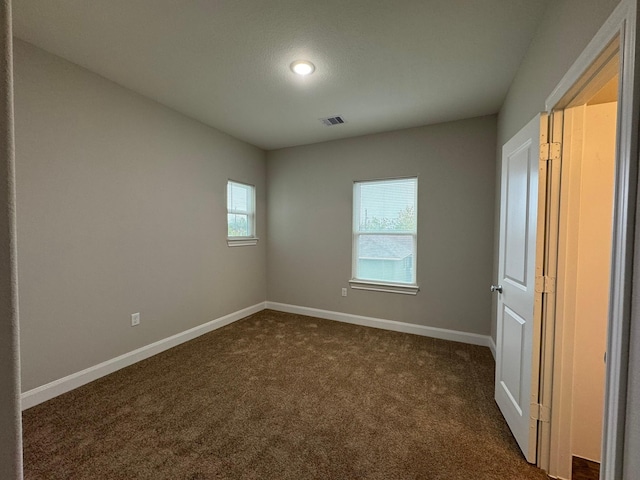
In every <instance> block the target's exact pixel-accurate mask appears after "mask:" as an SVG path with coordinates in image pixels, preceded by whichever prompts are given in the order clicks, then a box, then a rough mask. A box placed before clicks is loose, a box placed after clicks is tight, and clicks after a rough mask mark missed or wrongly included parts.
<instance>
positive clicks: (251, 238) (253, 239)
mask: <svg viewBox="0 0 640 480" xmlns="http://www.w3.org/2000/svg"><path fill="white" fill-rule="evenodd" d="M233 184H235V185H240V186H242V187H245V188H246V187H248V188H249V192H250V195H249V202H248V205H247V211H243V210H237V209H234V208H231V205H229V189H230V188H231V186H232V185H233ZM225 203H226V204H227V215H226V225H227V245H228V246H229V247H245V246H251V245H257V244H258V240H259V239H258V237H257V236H256V187H255V185H252V184H250V183H245V182H239V181H237V180H233V179H231V178H229V179H227V187H226V190H225ZM229 215H246V216H247V226H248V229H249V235H246V236H240V235H238V236H232V237H230V236H229Z"/></svg>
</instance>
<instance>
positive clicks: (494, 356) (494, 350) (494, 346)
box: [489, 337, 496, 361]
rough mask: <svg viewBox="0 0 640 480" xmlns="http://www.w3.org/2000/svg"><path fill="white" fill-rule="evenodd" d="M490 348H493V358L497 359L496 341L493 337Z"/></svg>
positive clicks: (490, 339) (490, 340)
mask: <svg viewBox="0 0 640 480" xmlns="http://www.w3.org/2000/svg"><path fill="white" fill-rule="evenodd" d="M489 348H490V349H491V355H493V360H494V361H495V359H496V342H494V341H493V337H489Z"/></svg>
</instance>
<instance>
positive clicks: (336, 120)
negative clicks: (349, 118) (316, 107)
mask: <svg viewBox="0 0 640 480" xmlns="http://www.w3.org/2000/svg"><path fill="white" fill-rule="evenodd" d="M320 121H321V122H322V123H324V124H325V125H326V126H327V127H332V126H333V125H340V124H342V123H345V122H344V118H342V116H341V115H336V116H335V117H328V118H321V119H320Z"/></svg>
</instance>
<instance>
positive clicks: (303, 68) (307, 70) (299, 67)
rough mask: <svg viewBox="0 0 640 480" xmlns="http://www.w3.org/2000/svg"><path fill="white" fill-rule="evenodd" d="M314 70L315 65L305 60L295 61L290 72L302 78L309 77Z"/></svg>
mask: <svg viewBox="0 0 640 480" xmlns="http://www.w3.org/2000/svg"><path fill="white" fill-rule="evenodd" d="M315 69H316V67H315V65H314V64H313V63H311V62H309V61H307V60H296V61H295V62H293V63H292V64H291V71H293V73H297V74H298V75H302V76H305V75H311V74H312V73H313V71H314V70H315Z"/></svg>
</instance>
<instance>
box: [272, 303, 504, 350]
mask: <svg viewBox="0 0 640 480" xmlns="http://www.w3.org/2000/svg"><path fill="white" fill-rule="evenodd" d="M265 307H266V308H268V309H270V310H277V311H279V312H286V313H296V314H298V315H308V316H310V317H317V318H324V319H325V320H334V321H337V322H344V323H351V324H353V325H361V326H363V327H373V328H380V329H382V330H391V331H393V332H402V333H412V334H414V335H421V336H423V337H432V338H440V339H442V340H451V341H453V342H461V343H468V344H471V345H481V346H483V347H489V348H492V347H491V345H492V343H493V342H492V340H491V337H490V336H489V335H480V334H478V333H468V332H460V331H457V330H448V329H446V328H436V327H427V326H425V325H416V324H413V323H404V322H397V321H395V320H385V319H382V318H373V317H364V316H362V315H352V314H350V313H341V312H333V311H330V310H320V309H317V308H310V307H300V306H298V305H288V304H286V303H277V302H266V304H265ZM493 349H494V350H495V345H494V346H493Z"/></svg>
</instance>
